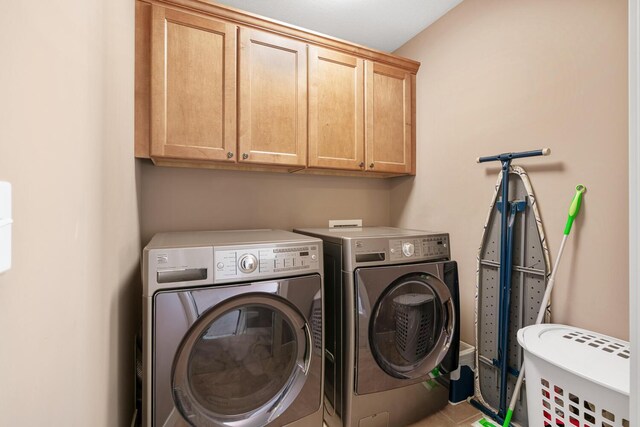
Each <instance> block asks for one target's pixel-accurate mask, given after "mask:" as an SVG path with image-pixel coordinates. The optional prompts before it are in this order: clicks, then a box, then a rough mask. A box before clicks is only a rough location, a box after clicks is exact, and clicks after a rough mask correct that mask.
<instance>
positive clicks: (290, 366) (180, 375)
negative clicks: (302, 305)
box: [172, 294, 313, 427]
mask: <svg viewBox="0 0 640 427" xmlns="http://www.w3.org/2000/svg"><path fill="white" fill-rule="evenodd" d="M312 345H313V344H312V338H311V333H310V330H309V325H308V324H306V322H305V320H304V317H303V316H302V314H300V313H299V312H298V310H296V309H295V308H294V307H293V306H292V305H290V304H289V303H288V302H287V301H286V300H284V299H283V298H279V297H276V296H268V295H264V294H244V295H242V296H239V297H236V298H232V299H230V300H228V301H226V302H225V303H224V304H220V305H218V306H214V307H213V308H212V309H211V310H209V312H207V313H205V314H204V315H203V316H201V317H200V319H198V321H197V322H196V323H195V324H194V325H193V326H192V328H191V329H190V331H189V334H187V335H186V336H185V338H184V340H183V342H182V343H181V345H180V347H179V349H178V353H177V357H176V358H175V362H174V367H173V384H172V391H173V397H174V401H175V403H176V407H177V408H178V410H179V411H180V413H181V414H182V416H183V417H184V418H185V419H186V420H188V421H189V422H190V423H191V424H192V425H194V426H231V425H233V426H247V427H248V426H264V425H266V424H268V423H269V422H271V421H272V420H273V419H275V418H276V417H278V416H279V415H280V414H281V413H282V412H283V411H284V410H285V409H287V407H288V406H289V405H290V404H291V403H292V402H293V400H294V399H295V398H296V396H297V395H298V393H299V392H300V390H301V389H302V386H303V385H304V382H305V379H306V374H307V372H308V370H309V363H310V358H311V351H310V349H311V348H312Z"/></svg>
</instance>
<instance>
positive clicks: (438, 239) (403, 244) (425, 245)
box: [389, 235, 449, 260]
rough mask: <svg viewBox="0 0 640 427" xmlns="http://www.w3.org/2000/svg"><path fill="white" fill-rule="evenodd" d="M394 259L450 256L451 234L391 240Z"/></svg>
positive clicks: (390, 244) (390, 252)
mask: <svg viewBox="0 0 640 427" xmlns="http://www.w3.org/2000/svg"><path fill="white" fill-rule="evenodd" d="M389 255H390V258H391V259H392V260H401V259H406V258H426V259H440V258H448V257H449V236H447V235H436V236H425V237H421V238H415V239H397V240H390V241H389Z"/></svg>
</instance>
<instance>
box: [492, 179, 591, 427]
mask: <svg viewBox="0 0 640 427" xmlns="http://www.w3.org/2000/svg"><path fill="white" fill-rule="evenodd" d="M586 189H587V188H586V187H585V186H584V185H578V186H576V194H575V196H573V200H572V201H571V206H569V217H568V218H567V223H566V225H565V226H564V236H563V237H562V243H561V244H560V250H559V251H558V257H557V258H556V263H555V268H554V269H553V271H552V272H551V277H550V278H549V283H547V289H546V290H545V291H544V297H543V298H542V304H540V311H539V312H538V317H537V319H536V323H535V324H536V325H539V324H540V323H542V319H543V318H544V312H545V311H546V309H547V305H548V304H549V298H551V290H552V289H553V285H554V284H555V281H556V273H557V272H558V265H559V264H560V258H561V257H562V253H563V252H564V245H565V243H566V242H567V237H569V233H571V227H572V226H573V221H575V219H576V216H578V212H580V205H582V194H583V193H584V192H585V191H586ZM523 380H524V366H522V368H521V369H520V374H519V375H518V381H517V382H516V386H515V388H514V389H513V395H512V396H511V403H510V405H509V409H508V410H507V415H506V416H505V417H504V423H503V424H502V427H509V423H510V422H511V417H512V416H513V410H514V408H515V407H516V401H517V400H518V395H519V394H520V389H521V388H522V381H523Z"/></svg>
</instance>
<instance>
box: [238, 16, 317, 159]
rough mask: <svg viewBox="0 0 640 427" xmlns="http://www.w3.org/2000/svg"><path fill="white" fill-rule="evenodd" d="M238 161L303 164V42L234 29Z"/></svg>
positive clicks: (305, 73) (304, 126) (305, 59)
mask: <svg viewBox="0 0 640 427" xmlns="http://www.w3.org/2000/svg"><path fill="white" fill-rule="evenodd" d="M240 43H241V44H240V108H239V114H240V138H239V148H240V150H239V151H240V153H242V154H241V157H240V159H239V160H240V161H242V162H248V163H263V164H276V165H288V166H304V165H306V157H307V45H306V44H304V43H301V42H298V41H295V40H291V39H287V38H284V37H279V36H276V35H273V34H270V33H266V32H262V31H256V30H251V29H247V28H241V29H240Z"/></svg>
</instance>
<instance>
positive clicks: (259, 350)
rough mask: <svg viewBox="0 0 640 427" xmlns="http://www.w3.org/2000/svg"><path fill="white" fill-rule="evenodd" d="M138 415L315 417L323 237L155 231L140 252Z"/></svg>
mask: <svg viewBox="0 0 640 427" xmlns="http://www.w3.org/2000/svg"><path fill="white" fill-rule="evenodd" d="M143 294H144V295H143V335H144V338H143V341H144V343H143V358H144V362H143V424H144V426H145V427H148V426H157V427H160V426H163V427H175V426H196V427H201V426H212V427H222V426H228V427H231V426H234V427H263V426H285V425H286V426H300V427H301V426H305V427H307V426H310V427H314V426H317V427H321V426H322V376H323V358H322V346H323V332H322V322H323V302H322V301H323V299H322V241H321V240H319V239H315V238H312V237H309V236H301V235H298V234H294V233H290V232H286V231H279V230H251V231H221V232H186V233H162V234H157V235H155V236H154V237H153V239H152V240H151V242H150V243H149V244H148V245H147V247H146V248H145V249H144V253H143Z"/></svg>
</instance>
